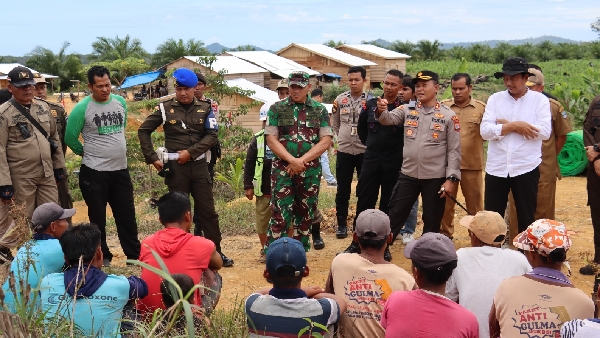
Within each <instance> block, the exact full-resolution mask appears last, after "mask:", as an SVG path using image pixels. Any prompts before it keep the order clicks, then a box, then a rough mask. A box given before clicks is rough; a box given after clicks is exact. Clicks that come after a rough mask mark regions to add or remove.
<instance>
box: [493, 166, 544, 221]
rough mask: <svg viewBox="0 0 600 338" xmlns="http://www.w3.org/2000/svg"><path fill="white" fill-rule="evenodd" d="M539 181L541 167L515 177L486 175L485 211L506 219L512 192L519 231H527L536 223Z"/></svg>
mask: <svg viewBox="0 0 600 338" xmlns="http://www.w3.org/2000/svg"><path fill="white" fill-rule="evenodd" d="M539 181H540V170H539V167H536V168H535V169H533V170H532V171H530V172H527V173H524V174H521V175H519V176H515V177H510V176H509V177H498V176H494V175H490V174H488V173H486V174H485V194H484V209H485V210H488V211H495V212H497V213H499V214H500V215H501V216H502V217H504V212H505V211H506V203H507V202H508V193H509V191H512V193H513V197H514V199H515V207H516V208H517V217H518V218H519V224H518V229H519V232H522V231H525V229H527V227H528V226H530V225H531V223H533V222H534V221H535V208H536V205H537V191H538V183H539Z"/></svg>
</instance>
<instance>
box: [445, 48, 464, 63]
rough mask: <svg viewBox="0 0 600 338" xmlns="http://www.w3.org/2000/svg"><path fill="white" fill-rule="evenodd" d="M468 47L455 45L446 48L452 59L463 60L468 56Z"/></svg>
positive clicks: (448, 56) (447, 55) (449, 57)
mask: <svg viewBox="0 0 600 338" xmlns="http://www.w3.org/2000/svg"><path fill="white" fill-rule="evenodd" d="M467 54H468V53H467V49H466V48H465V47H463V46H453V47H452V48H450V49H448V50H446V57H447V58H448V59H450V60H461V59H462V58H466V57H467Z"/></svg>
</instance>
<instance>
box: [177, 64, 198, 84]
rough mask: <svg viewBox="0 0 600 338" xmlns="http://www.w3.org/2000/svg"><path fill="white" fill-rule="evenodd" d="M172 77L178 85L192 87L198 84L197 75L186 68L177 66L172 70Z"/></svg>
mask: <svg viewBox="0 0 600 338" xmlns="http://www.w3.org/2000/svg"><path fill="white" fill-rule="evenodd" d="M173 77H174V78H175V81H176V82H177V85H178V86H181V87H188V88H193V87H196V85H197V84H198V77H197V76H196V74H195V73H194V72H192V71H191V70H189V69H186V68H179V69H177V70H176V71H175V72H173Z"/></svg>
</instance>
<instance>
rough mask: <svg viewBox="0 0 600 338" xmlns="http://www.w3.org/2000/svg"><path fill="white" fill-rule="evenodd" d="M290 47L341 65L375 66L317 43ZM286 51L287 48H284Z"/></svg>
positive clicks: (298, 44)
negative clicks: (309, 52) (305, 50)
mask: <svg viewBox="0 0 600 338" xmlns="http://www.w3.org/2000/svg"><path fill="white" fill-rule="evenodd" d="M292 45H296V46H298V47H300V48H303V49H307V50H309V51H311V52H313V53H315V54H318V55H321V56H323V57H326V58H328V59H332V60H335V61H337V62H339V63H343V64H345V65H348V66H351V67H352V66H377V64H376V63H374V62H371V61H369V60H365V59H362V58H359V57H356V56H354V55H350V54H348V53H344V52H342V51H339V50H337V49H335V48H331V47H329V46H325V45H322V44H318V43H314V44H311V43H293V44H292ZM285 49H287V48H285Z"/></svg>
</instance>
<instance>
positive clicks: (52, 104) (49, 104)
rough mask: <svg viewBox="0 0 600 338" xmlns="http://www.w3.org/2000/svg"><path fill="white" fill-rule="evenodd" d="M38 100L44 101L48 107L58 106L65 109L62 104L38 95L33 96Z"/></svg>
mask: <svg viewBox="0 0 600 338" xmlns="http://www.w3.org/2000/svg"><path fill="white" fill-rule="evenodd" d="M35 99H36V100H38V101H42V102H46V104H47V105H48V106H50V108H60V109H63V110H64V109H65V107H63V106H62V104H58V103H54V102H50V101H48V100H44V99H40V98H39V97H37V98H35Z"/></svg>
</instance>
